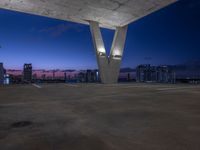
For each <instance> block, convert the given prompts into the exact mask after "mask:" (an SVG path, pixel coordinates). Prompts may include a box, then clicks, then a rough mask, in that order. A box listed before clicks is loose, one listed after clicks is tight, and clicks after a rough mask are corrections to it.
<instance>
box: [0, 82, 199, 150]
mask: <svg viewBox="0 0 200 150" xmlns="http://www.w3.org/2000/svg"><path fill="white" fill-rule="evenodd" d="M20 121H30V122H32V124H30V125H29V126H24V127H22V126H21V127H20V126H18V127H15V126H13V123H17V122H20ZM199 149H200V86H194V85H166V84H163V85H159V84H119V85H100V84H77V85H67V84H49V85H47V84H46V85H41V88H40V87H36V86H33V85H12V86H5V87H2V86H1V87H0V150H199Z"/></svg>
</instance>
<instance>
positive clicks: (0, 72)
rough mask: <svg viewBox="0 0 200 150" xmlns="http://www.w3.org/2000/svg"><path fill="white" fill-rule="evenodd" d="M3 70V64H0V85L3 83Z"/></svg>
mask: <svg viewBox="0 0 200 150" xmlns="http://www.w3.org/2000/svg"><path fill="white" fill-rule="evenodd" d="M4 75H5V69H4V68H3V63H0V84H3V83H4Z"/></svg>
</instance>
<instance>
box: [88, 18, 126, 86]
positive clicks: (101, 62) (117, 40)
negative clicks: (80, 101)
mask: <svg viewBox="0 0 200 150" xmlns="http://www.w3.org/2000/svg"><path fill="white" fill-rule="evenodd" d="M89 23H90V30H91V33H92V39H93V43H94V47H95V50H96V57H97V63H98V67H99V73H100V78H101V82H102V83H105V84H112V83H117V81H118V76H119V71H120V64H121V60H122V56H123V50H124V44H125V40H126V33H127V28H128V26H124V27H117V28H116V31H115V36H114V39H113V43H112V47H111V51H110V55H109V56H107V55H106V49H105V46H104V42H103V39H102V35H101V31H100V27H99V23H98V22H94V21H89Z"/></svg>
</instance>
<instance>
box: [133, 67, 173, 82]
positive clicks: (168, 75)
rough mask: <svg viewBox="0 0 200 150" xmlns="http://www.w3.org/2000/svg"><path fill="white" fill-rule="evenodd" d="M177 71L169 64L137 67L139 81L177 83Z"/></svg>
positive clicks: (137, 79)
mask: <svg viewBox="0 0 200 150" xmlns="http://www.w3.org/2000/svg"><path fill="white" fill-rule="evenodd" d="M175 80H176V76H175V72H174V71H173V69H172V68H170V67H169V66H151V65H149V64H148V65H139V66H138V67H137V68H136V81H137V82H159V83H175Z"/></svg>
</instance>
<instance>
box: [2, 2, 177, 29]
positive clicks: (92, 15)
mask: <svg viewBox="0 0 200 150" xmlns="http://www.w3.org/2000/svg"><path fill="white" fill-rule="evenodd" d="M176 1H177V0H0V8H4V9H10V10H16V11H20V12H25V13H30V14H35V15H41V16H47V17H51V18H56V19H61V20H67V21H73V22H77V23H84V24H88V22H87V21H86V20H92V21H98V22H100V25H101V26H102V27H105V28H114V27H117V26H124V25H127V24H129V23H131V22H133V21H135V20H137V19H139V18H141V17H144V16H146V15H148V14H150V13H152V12H154V11H156V10H158V9H160V8H163V7H165V6H167V5H169V4H171V3H173V2H176Z"/></svg>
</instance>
